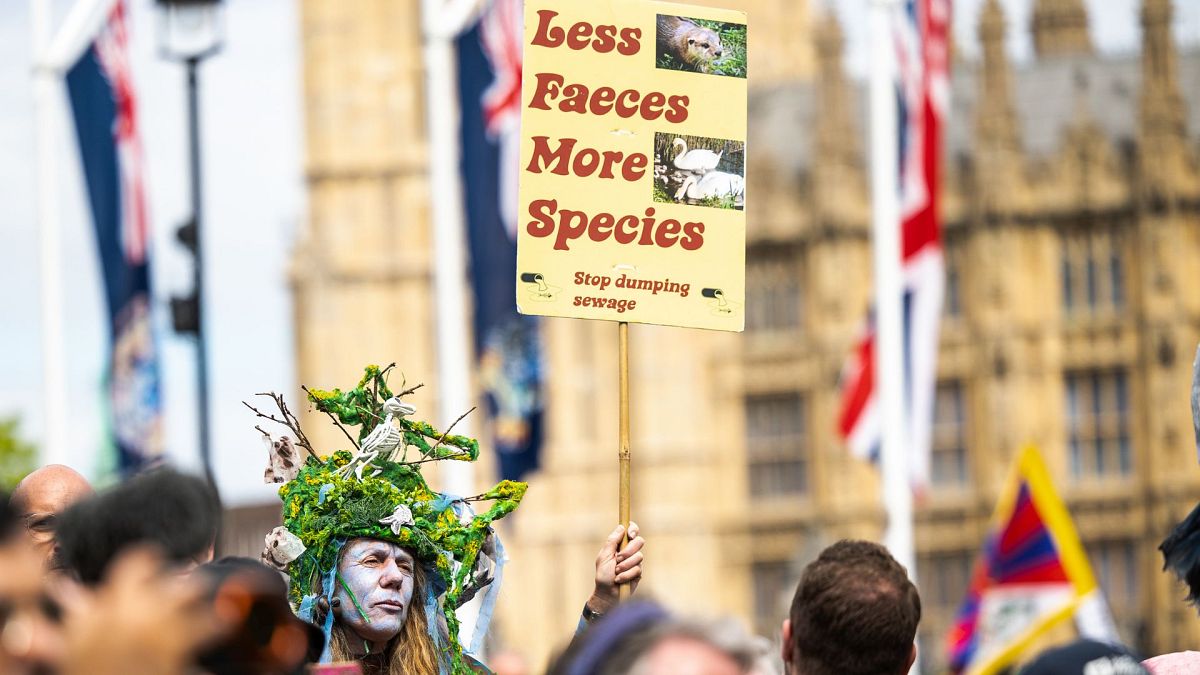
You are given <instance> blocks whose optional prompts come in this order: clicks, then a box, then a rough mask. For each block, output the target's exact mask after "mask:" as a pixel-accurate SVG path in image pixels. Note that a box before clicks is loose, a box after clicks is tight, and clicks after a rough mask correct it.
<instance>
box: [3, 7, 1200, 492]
mask: <svg viewBox="0 0 1200 675" xmlns="http://www.w3.org/2000/svg"><path fill="white" fill-rule="evenodd" d="M397 1H401V0H397ZM129 2H130V6H131V9H132V17H133V25H132V31H133V33H132V34H133V65H134V77H135V80H136V83H137V86H138V88H139V94H140V105H141V123H142V134H143V142H144V145H145V148H146V162H147V181H148V187H149V195H150V202H151V218H152V222H153V227H154V237H155V244H154V255H155V261H156V267H155V283H156V294H157V296H158V299H159V304H158V306H159V307H160V308H162V309H165V306H166V302H167V298H168V297H169V296H170V295H172V294H175V293H178V292H180V291H183V290H185V289H187V288H188V286H189V284H190V269H189V266H188V265H189V263H188V262H187V258H186V257H185V256H184V255H183V253H182V252H181V250H180V249H179V247H178V246H177V244H176V243H175V241H174V237H173V231H174V228H175V227H176V226H177V225H178V224H179V223H181V222H182V221H183V219H184V218H185V217H186V216H187V182H186V181H187V176H186V164H185V162H186V156H185V154H184V148H185V137H184V116H183V112H184V110H183V106H184V82H183V69H182V67H181V66H179V65H178V64H175V63H171V62H165V61H163V60H161V59H159V58H158V57H157V55H156V53H155V45H154V41H153V36H154V30H155V22H154V4H153V1H152V0H129ZM731 4H735V3H731ZM981 4H982V1H981V0H962V1H960V2H958V3H956V5H957V8H956V16H955V35H956V38H957V40H958V43H959V46H960V48H961V49H962V50H963V53H964V55H965V56H966V57H967V58H973V57H974V55H975V54H976V53H977V51H978V50H977V48H976V44H975V24H976V21H977V15H978V11H979V7H980V6H981ZM1087 4H1088V6H1089V8H1090V10H1091V15H1092V34H1093V38H1094V40H1095V42H1096V44H1097V45H1098V47H1099V49H1100V50H1101V51H1102V52H1106V53H1130V52H1135V51H1136V50H1137V48H1138V40H1139V36H1138V28H1137V25H1138V24H1137V8H1138V6H1139V5H1138V2H1137V1H1136V0H1088V2H1087ZM1175 4H1176V15H1177V18H1176V26H1175V34H1176V39H1177V40H1178V41H1180V42H1181V43H1183V44H1187V45H1190V46H1191V47H1192V48H1195V46H1196V45H1197V44H1200V3H1198V2H1194V1H1191V0H1187V1H1183V0H1177V2H1176V3H1175ZM3 5H4V7H3V9H0V91H2V92H4V101H3V105H0V204H3V205H4V208H3V211H0V317H3V320H2V321H0V415H8V414H13V413H15V414H19V415H20V416H21V417H22V419H23V422H24V432H25V435H26V436H27V437H29V438H31V439H33V440H37V439H39V438H40V437H41V435H42V414H41V348H40V334H39V314H38V308H39V300H38V281H37V280H38V262H37V261H38V232H37V226H36V223H35V217H34V215H35V214H34V194H35V192H34V190H35V185H34V181H33V168H34V145H33V133H34V125H33V101H32V95H31V89H30V79H29V72H30V56H29V51H30V44H29V16H28V3H27V2H22V1H20V0H11V1H10V2H5V3H3ZM69 5H70V2H68V1H67V0H56V1H55V2H54V6H55V9H56V18H57V20H61V18H62V16H63V15H64V14H65V11H66V9H67V7H69ZM227 5H228V11H227V39H226V46H225V49H224V50H223V51H222V52H221V53H220V54H218V55H216V56H215V57H213V58H212V59H210V60H209V61H208V62H206V63H205V64H204V65H203V66H202V71H201V86H202V94H201V105H202V111H201V124H202V133H203V138H204V149H203V152H204V181H205V205H204V207H205V211H206V222H205V227H206V237H207V239H206V247H207V248H206V250H207V255H208V263H209V265H210V267H209V271H208V275H209V279H210V284H209V286H208V289H207V293H208V299H209V301H210V305H209V317H208V318H209V323H208V327H209V334H210V337H211V343H210V351H209V353H210V357H209V359H210V368H211V375H210V383H211V384H210V388H211V394H212V399H211V400H212V408H211V409H212V414H213V427H212V439H213V445H214V454H215V458H216V464H217V476H218V480H219V482H220V484H221V487H222V490H223V492H224V494H225V496H226V499H227V500H228V501H229V502H231V503H245V502H256V501H264V500H269V499H271V495H272V494H273V492H274V490H273V489H272V488H271V487H269V486H264V485H262V484H261V475H262V473H261V471H262V466H263V460H264V453H263V451H262V449H261V448H260V446H259V443H258V439H257V434H256V433H255V432H254V431H253V428H252V427H253V424H254V422H253V420H252V419H251V417H250V415H249V413H247V412H246V411H245V410H243V409H242V408H241V405H240V403H239V401H241V400H242V399H243V398H246V397H247V396H248V395H250V394H252V393H253V392H256V391H263V390H276V391H293V388H294V386H295V375H294V372H293V337H292V327H291V321H292V312H291V305H290V295H289V293H288V286H287V279H286V274H287V264H288V258H289V254H290V250H291V246H292V243H293V242H294V240H295V237H296V235H297V233H298V231H299V229H300V228H301V226H302V223H303V222H304V219H305V199H304V185H303V157H304V149H303V127H302V123H303V122H302V110H301V104H302V92H301V90H300V86H301V79H300V61H299V58H300V53H299V45H298V39H299V38H298V31H299V17H298V8H297V5H296V3H295V2H293V1H290V0H239V1H238V2H230V3H227ZM1004 5H1005V8H1006V10H1007V13H1008V17H1009V25H1010V32H1009V37H1010V45H1009V47H1010V53H1011V54H1012V55H1013V57H1014V59H1016V60H1017V61H1018V62H1020V61H1026V60H1028V59H1030V58H1031V56H1032V55H1031V48H1030V41H1029V38H1028V32H1027V30H1026V27H1027V26H1028V22H1029V12H1030V8H1031V6H1032V0H1005V2H1004ZM826 6H834V7H835V9H836V11H838V13H839V15H840V16H841V17H842V20H843V25H844V27H845V30H846V35H847V52H848V53H847V68H848V69H849V70H850V72H851V73H852V74H856V75H861V74H862V73H864V72H865V64H866V53H865V37H866V36H865V35H864V34H863V29H862V27H863V26H864V25H865V20H864V18H865V8H866V0H839V1H838V2H836V3H832V2H828V1H827V4H826ZM54 123H55V125H56V128H57V129H58V132H59V148H58V149H59V154H58V157H59V164H60V169H61V170H60V172H59V176H58V185H59V194H60V195H61V198H60V200H59V203H60V204H61V206H62V213H63V228H64V234H63V237H64V246H63V257H64V261H65V264H64V268H65V270H67V271H66V274H65V282H66V284H67V288H68V298H67V307H66V310H67V312H66V313H67V316H66V329H67V339H66V347H67V349H66V352H67V353H66V356H65V358H66V366H67V372H68V376H69V392H68V395H69V400H70V411H71V413H70V418H71V419H70V423H69V428H68V430H67V433H68V439H69V442H70V445H71V458H70V459H71V463H72V464H73V465H75V466H76V467H77V468H79V469H81V470H83V471H85V473H94V472H95V471H96V468H97V466H98V462H97V458H96V448H97V447H98V439H99V438H100V434H101V429H102V427H101V420H100V413H99V400H100V399H99V397H100V391H99V381H100V374H101V369H102V366H103V363H104V349H105V342H104V336H103V333H102V332H101V330H100V329H99V328H98V327H99V326H102V325H103V312H102V309H101V305H100V303H101V296H100V282H99V278H98V276H97V269H96V262H95V259H94V254H93V248H92V247H93V243H92V239H91V236H92V235H91V229H90V227H91V226H90V221H89V220H88V217H89V216H88V215H87V212H86V211H85V207H84V203H83V200H82V192H81V185H80V179H79V176H78V160H77V158H76V157H75V156H74V155H73V154H72V153H73V147H72V145H71V134H72V131H71V129H70V126H69V124H70V122H69V119H68V118H67V116H66V115H65V113H61V112H60V114H59V115H58V116H57V118H56V119H55V120H54ZM1193 132H1195V130H1193ZM160 328H161V329H162V330H161V335H162V349H163V352H164V367H165V377H166V384H167V386H166V391H165V395H166V411H167V441H168V446H169V450H168V452H169V454H170V455H171V456H172V457H173V458H174V459H175V460H176V461H177V462H178V463H180V464H181V465H183V466H185V467H195V466H197V460H196V458H195V457H196V454H195V446H196V433H195V416H194V393H193V383H194V379H195V377H194V371H193V370H192V354H193V351H192V348H191V346H190V343H189V342H187V341H186V340H181V339H179V338H176V337H175V336H174V335H173V334H172V333H171V332H170V330H169V325H168V319H167V316H166V312H165V311H162V312H160Z"/></svg>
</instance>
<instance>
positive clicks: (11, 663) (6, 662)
mask: <svg viewBox="0 0 1200 675" xmlns="http://www.w3.org/2000/svg"><path fill="white" fill-rule="evenodd" d="M0 569H2V570H4V573H3V574H0V673H13V674H17V675H22V674H25V673H41V672H53V671H54V670H55V669H56V667H57V665H58V663H57V662H58V660H59V658H60V656H61V654H62V649H63V645H62V631H61V629H60V627H59V625H58V623H57V621H55V620H53V619H51V617H50V616H49V614H48V612H49V604H50V601H49V599H48V597H47V588H46V584H47V583H48V582H49V580H47V579H45V578H44V577H43V568H42V558H41V556H40V554H39V553H38V552H37V551H36V550H35V549H34V548H33V547H31V546H30V545H29V544H28V542H26V541H25V540H21V539H18V540H17V541H15V542H10V543H8V544H5V545H2V546H0Z"/></svg>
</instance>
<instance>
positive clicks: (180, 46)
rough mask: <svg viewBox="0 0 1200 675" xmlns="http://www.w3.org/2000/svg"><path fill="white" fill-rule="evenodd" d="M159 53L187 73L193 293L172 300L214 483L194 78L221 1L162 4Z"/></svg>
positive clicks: (212, 41) (204, 459)
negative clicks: (189, 356) (192, 367)
mask: <svg viewBox="0 0 1200 675" xmlns="http://www.w3.org/2000/svg"><path fill="white" fill-rule="evenodd" d="M157 4H158V9H159V30H158V37H159V53H160V55H162V56H163V57H164V58H167V59H171V60H173V61H182V62H183V64H184V66H185V67H186V69H187V101H188V110H187V116H188V165H189V171H190V179H191V200H192V213H191V218H190V219H189V220H188V222H186V223H184V224H183V225H182V226H181V227H180V228H179V230H178V232H177V233H176V236H177V237H178V238H179V241H180V242H181V243H182V244H183V245H184V246H185V247H186V248H188V249H189V250H190V251H191V252H192V255H193V270H192V283H193V288H192V293H191V295H186V296H182V297H180V296H177V297H172V298H171V316H172V322H173V324H174V327H175V331H176V332H177V333H181V334H185V335H188V334H190V335H194V336H195V337H196V401H197V405H196V407H197V427H198V430H199V443H200V460H201V463H202V464H203V465H204V475H205V477H206V478H208V481H209V482H210V483H214V484H215V482H214V478H213V470H212V453H211V448H210V445H209V438H208V437H209V434H208V431H209V423H208V354H207V346H206V344H205V341H204V311H203V310H204V246H203V238H202V237H201V234H200V233H201V228H200V224H201V222H202V220H201V214H202V206H203V199H202V195H203V193H202V191H201V181H200V103H199V87H198V86H197V77H196V73H197V70H198V68H199V66H200V62H201V61H203V60H204V59H206V58H208V57H209V56H211V55H213V54H215V53H216V52H217V51H219V50H220V49H221V42H222V39H223V37H224V35H223V28H224V26H223V18H224V17H223V11H222V7H221V0H158V2H157Z"/></svg>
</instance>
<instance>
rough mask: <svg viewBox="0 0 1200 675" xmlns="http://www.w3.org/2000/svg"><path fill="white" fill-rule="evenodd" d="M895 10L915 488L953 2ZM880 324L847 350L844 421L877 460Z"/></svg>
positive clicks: (936, 267)
mask: <svg viewBox="0 0 1200 675" xmlns="http://www.w3.org/2000/svg"><path fill="white" fill-rule="evenodd" d="M893 11H894V13H893V16H892V19H893V20H892V42H893V48H894V50H895V54H896V59H895V63H896V68H895V87H896V100H897V113H898V114H897V120H898V125H897V134H896V143H897V144H898V145H899V160H900V161H899V166H898V170H899V174H898V176H897V185H898V187H899V195H898V196H899V205H900V222H899V223H897V225H898V227H900V244H901V275H902V279H903V284H904V289H903V296H902V302H903V306H902V308H901V310H902V321H903V332H904V336H903V337H904V378H905V383H904V393H905V408H906V410H905V412H906V418H907V419H908V422H909V423H908V429H907V433H908V437H909V438H908V447H909V452H910V455H909V457H908V458H907V463H908V466H909V474H910V479H911V481H912V484H913V487H914V488H915V489H917V490H918V491H922V490H923V489H924V488H925V487H926V486H927V485H928V484H929V452H930V443H931V442H932V429H933V400H934V393H935V391H936V387H937V381H936V376H937V349H938V322H939V319H940V317H941V311H942V295H943V291H944V286H945V264H944V262H943V258H942V243H941V225H940V223H939V221H938V212H937V208H938V192H939V187H938V176H939V173H940V169H939V165H940V159H941V152H942V134H943V128H944V126H945V122H944V119H945V114H946V110H947V107H948V102H949V101H948V99H949V91H950V86H949V76H950V72H949V65H950V62H949V41H948V28H949V25H950V0H906V1H905V2H904V3H902V4H901V5H900V6H898V7H896V8H895V9H894V10H893ZM874 344H875V334H874V327H873V325H872V323H871V322H870V321H869V320H868V321H867V324H866V327H865V328H864V329H863V330H862V331H861V334H860V336H859V338H858V339H857V340H856V341H855V344H854V347H853V348H852V350H851V353H850V356H849V357H848V358H847V362H846V367H845V370H844V377H843V379H842V406H841V410H840V412H839V419H838V428H839V431H840V433H841V435H842V438H843V439H844V440H845V441H846V442H847V444H848V445H849V446H850V448H851V450H852V452H853V453H854V454H855V455H856V456H858V457H863V458H870V459H872V460H874V459H877V458H878V454H879V446H880V443H881V436H882V427H881V424H880V420H879V416H878V415H877V414H876V400H877V394H876V388H875V384H876V381H877V378H876V376H875V374H874V373H873V372H868V370H871V371H873V370H874V368H875V359H874V355H873V354H872V353H870V350H871V349H873V348H874V347H873V346H874Z"/></svg>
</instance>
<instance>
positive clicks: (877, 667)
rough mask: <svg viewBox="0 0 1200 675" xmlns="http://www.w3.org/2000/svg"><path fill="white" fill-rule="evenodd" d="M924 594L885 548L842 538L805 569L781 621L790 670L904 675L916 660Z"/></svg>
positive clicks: (794, 673)
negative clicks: (788, 610) (786, 617)
mask: <svg viewBox="0 0 1200 675" xmlns="http://www.w3.org/2000/svg"><path fill="white" fill-rule="evenodd" d="M920 620H921V599H920V596H919V595H918V594H917V589H916V587H915V586H914V585H913V584H912V582H911V581H909V579H908V574H907V573H906V572H905V570H904V567H903V566H901V565H900V563H898V562H896V560H895V558H893V557H892V556H891V554H890V553H888V551H887V549H885V548H884V547H882V546H880V545H879V544H876V543H873V542H868V541H855V540H843V541H839V542H838V543H836V544H834V545H832V546H830V547H829V548H827V549H825V550H824V551H822V552H821V555H820V556H818V557H817V559H816V560H815V561H813V562H812V563H810V564H809V565H808V567H806V568H805V569H804V573H803V575H802V576H801V578H800V584H799V586H797V588H796V594H795V595H794V596H793V598H792V608H791V612H790V614H789V618H788V619H787V620H786V621H784V623H783V662H784V669H785V671H786V672H788V673H790V674H791V675H834V674H837V675H902V674H903V673H907V672H908V670H909V668H910V667H911V666H912V664H913V662H914V661H915V660H916V656H917V647H916V643H915V639H916V635H917V624H918V623H919V622H920Z"/></svg>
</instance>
